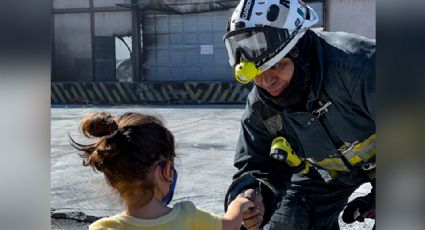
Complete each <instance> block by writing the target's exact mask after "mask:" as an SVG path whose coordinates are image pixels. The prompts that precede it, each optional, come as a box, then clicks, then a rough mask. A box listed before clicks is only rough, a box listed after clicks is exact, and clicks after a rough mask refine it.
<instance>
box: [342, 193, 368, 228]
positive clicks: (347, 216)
mask: <svg viewBox="0 0 425 230" xmlns="http://www.w3.org/2000/svg"><path fill="white" fill-rule="evenodd" d="M375 216H376V212H375V195H374V194H371V193H369V194H368V195H366V196H362V197H357V198H356V199H354V200H352V201H351V202H349V203H348V204H347V206H346V207H345V209H344V212H343V213H342V220H343V221H344V222H345V223H347V224H351V223H353V222H354V221H360V222H363V221H364V219H365V218H371V219H375Z"/></svg>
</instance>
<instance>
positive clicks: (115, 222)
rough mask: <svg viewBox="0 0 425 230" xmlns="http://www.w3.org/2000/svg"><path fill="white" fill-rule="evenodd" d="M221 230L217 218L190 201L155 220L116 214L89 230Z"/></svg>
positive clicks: (179, 204)
mask: <svg viewBox="0 0 425 230" xmlns="http://www.w3.org/2000/svg"><path fill="white" fill-rule="evenodd" d="M124 229H125V230H145V229H150V230H151V229H152V230H169V229H173V230H191V229H199V230H209V229H211V230H221V219H220V217H219V216H217V215H215V214H212V213H209V212H205V211H203V210H200V209H198V208H196V207H195V205H194V204H193V203H192V202H190V201H184V202H180V203H177V204H175V205H174V207H173V209H172V210H171V211H170V212H169V213H167V214H165V215H164V216H161V217H159V218H156V219H139V218H136V217H132V216H128V215H124V214H118V215H115V216H111V217H106V218H102V219H99V220H97V221H96V222H94V223H93V224H91V225H90V227H89V230H124Z"/></svg>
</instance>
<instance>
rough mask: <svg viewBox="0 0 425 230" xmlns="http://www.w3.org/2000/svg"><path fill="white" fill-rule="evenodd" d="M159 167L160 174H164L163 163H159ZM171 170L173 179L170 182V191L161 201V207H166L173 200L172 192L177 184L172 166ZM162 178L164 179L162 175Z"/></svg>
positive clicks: (175, 172) (175, 173)
mask: <svg viewBox="0 0 425 230" xmlns="http://www.w3.org/2000/svg"><path fill="white" fill-rule="evenodd" d="M159 165H160V166H161V170H162V173H164V167H165V161H162V162H160V163H159ZM172 169H173V170H174V173H173V179H172V180H171V181H170V190H169V191H168V193H167V195H166V196H165V197H164V198H163V199H162V204H163V205H168V204H169V203H170V202H171V200H172V199H173V195H174V190H175V188H176V184H177V170H176V169H175V168H174V166H172ZM162 176H163V177H164V178H166V177H165V176H164V174H162Z"/></svg>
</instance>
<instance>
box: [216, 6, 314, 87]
mask: <svg viewBox="0 0 425 230" xmlns="http://www.w3.org/2000/svg"><path fill="white" fill-rule="evenodd" d="M318 21H319V17H318V16H317V13H316V12H315V11H314V10H313V9H312V8H311V7H309V6H307V5H306V4H305V3H304V2H303V1H301V0H241V1H240V3H239V5H238V6H237V7H236V9H235V11H234V12H233V15H232V18H231V19H230V21H229V25H228V33H226V34H225V35H224V36H223V39H224V43H225V46H226V50H227V54H228V56H229V63H230V65H231V66H232V67H235V71H237V70H238V69H240V68H242V67H241V66H238V64H240V63H241V61H242V64H247V62H249V63H248V64H250V65H251V66H250V68H251V69H252V66H254V65H255V67H256V68H257V71H256V72H255V73H253V74H252V77H248V79H245V80H241V79H239V77H238V76H236V79H238V81H241V82H244V83H246V82H249V81H250V80H252V79H253V78H254V77H255V76H257V75H258V74H259V73H261V72H262V71H265V70H267V69H268V68H270V67H271V66H273V65H274V64H276V63H277V62H278V61H280V60H281V59H282V58H284V57H285V55H286V54H288V52H289V51H290V50H291V49H292V48H293V47H294V46H295V44H296V43H297V42H298V40H299V39H300V38H301V37H302V36H303V35H304V33H305V31H306V30H307V28H309V27H311V26H313V25H314V24H316V23H317V22H318ZM235 74H236V73H235ZM248 75H249V74H248ZM244 77H246V76H244Z"/></svg>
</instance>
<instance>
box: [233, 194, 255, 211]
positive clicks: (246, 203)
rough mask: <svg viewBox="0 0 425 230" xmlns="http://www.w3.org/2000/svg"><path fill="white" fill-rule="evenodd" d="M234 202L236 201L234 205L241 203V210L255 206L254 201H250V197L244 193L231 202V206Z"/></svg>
mask: <svg viewBox="0 0 425 230" xmlns="http://www.w3.org/2000/svg"><path fill="white" fill-rule="evenodd" d="M232 203H235V204H234V205H239V206H240V210H241V212H245V211H246V210H248V209H249V208H253V207H255V204H254V202H252V201H250V200H249V199H248V198H246V197H244V195H243V194H239V195H238V196H237V197H236V198H235V199H234V200H233V201H232V202H231V203H230V205H229V206H231V205H232Z"/></svg>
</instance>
